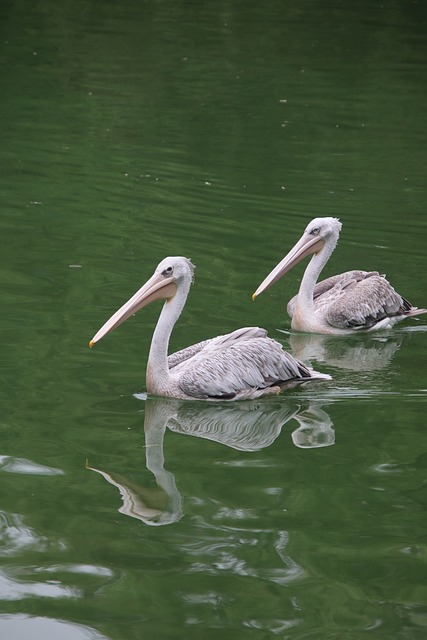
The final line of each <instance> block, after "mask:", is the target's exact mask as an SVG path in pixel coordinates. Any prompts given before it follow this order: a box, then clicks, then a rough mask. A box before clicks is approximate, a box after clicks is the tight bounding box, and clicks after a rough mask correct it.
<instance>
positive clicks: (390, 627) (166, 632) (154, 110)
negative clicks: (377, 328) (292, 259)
mask: <svg viewBox="0 0 427 640" xmlns="http://www.w3.org/2000/svg"><path fill="white" fill-rule="evenodd" d="M0 16H1V25H2V31H1V38H0V45H1V53H2V56H1V60H2V87H3V91H2V100H1V103H0V115H1V122H2V151H3V153H2V158H1V160H0V168H1V170H0V182H1V192H2V212H1V215H0V224H1V230H2V240H3V242H2V245H3V248H2V257H1V263H0V280H1V284H2V301H3V313H2V315H1V319H0V331H1V335H2V338H3V339H2V345H3V346H2V357H1V363H0V376H1V381H2V385H1V397H2V419H1V422H0V429H1V442H2V446H1V450H0V474H1V479H2V483H1V487H2V491H1V503H0V556H1V561H0V599H1V600H0V635H1V636H2V637H4V638H7V639H8V640H21V639H24V638H27V637H29V636H31V637H32V638H33V639H35V640H39V638H40V639H41V638H42V639H43V640H51V639H56V638H57V637H63V638H67V640H68V638H69V639H70V640H83V639H84V640H88V639H91V640H92V639H96V640H98V639H100V638H103V639H108V640H120V639H121V638H123V639H126V640H132V639H139V638H146V637H154V638H161V639H163V638H180V639H181V638H189V639H191V638H201V637H203V638H217V637H218V636H219V635H221V636H222V637H225V638H233V639H234V638H245V639H246V638H257V639H258V638H269V637H276V636H277V637H282V638H291V639H292V640H294V639H302V638H304V639H305V638H316V639H317V638H328V640H329V639H331V638H337V639H341V638H344V637H345V638H357V639H358V638H360V637H362V636H364V635H370V636H371V637H375V638H376V639H377V638H379V639H391V638H393V639H394V638H408V639H409V638H410V639H411V640H412V639H415V638H424V637H425V636H426V626H427V612H426V607H425V603H426V599H427V588H426V584H425V571H426V567H425V557H426V548H425V515H424V505H425V467H426V453H425V451H426V448H425V435H424V424H425V410H426V381H425V362H426V356H427V348H426V339H425V338H426V331H427V326H426V320H425V318H423V317H420V318H419V319H418V320H413V321H410V322H408V323H406V324H405V325H399V326H398V327H396V328H395V329H394V330H393V331H392V332H390V334H387V335H385V336H365V337H363V336H359V337H357V339H356V338H353V337H351V338H348V339H347V338H345V339H330V338H325V337H316V336H308V337H306V336H297V335H292V334H290V333H289V328H290V322H289V319H288V318H287V317H286V314H285V311H284V308H285V303H286V301H287V300H288V299H289V298H290V297H291V296H292V295H293V294H294V293H295V292H296V290H297V287H298V282H299V279H300V277H301V274H302V271H303V268H304V265H300V267H298V268H296V269H295V270H294V271H293V272H291V273H289V274H288V275H287V276H286V277H285V278H284V279H283V280H282V281H281V282H280V283H279V284H277V285H276V286H275V287H273V288H272V289H271V290H269V291H268V292H267V293H266V294H264V295H263V296H262V297H261V298H259V299H258V300H257V301H256V302H255V303H253V302H252V301H251V294H252V292H253V291H254V290H255V288H256V287H257V285H258V284H259V282H260V281H261V279H262V278H263V277H264V276H265V275H266V273H267V272H268V271H269V270H270V269H271V268H272V267H273V266H274V264H276V262H277V261H278V260H279V259H280V258H281V257H282V256H283V255H284V253H285V252H286V251H287V250H288V249H289V247H290V246H291V245H292V244H293V243H294V242H295V241H296V240H297V239H298V237H299V236H300V234H301V232H302V230H303V228H304V226H305V224H306V223H307V222H308V220H309V219H310V218H311V217H314V216H317V215H334V216H339V217H340V218H341V220H342V222H343V231H342V234H341V238H340V242H339V245H338V248H337V250H336V252H335V253H334V255H333V258H332V259H331V261H330V264H328V266H327V268H326V270H325V275H331V274H333V273H339V272H341V271H345V270H347V269H350V268H366V269H377V270H379V271H380V272H385V273H387V275H388V276H389V278H390V280H391V281H392V282H393V284H394V286H395V287H396V289H397V290H398V291H400V292H401V293H402V294H404V295H405V296H406V297H407V298H408V299H409V300H411V302H413V303H414V304H418V305H420V306H425V305H426V304H427V299H426V293H425V284H426V283H425V275H424V274H425V270H426V260H425V247H424V244H425V243H424V237H425V234H426V231H427V222H426V216H425V202H426V182H425V170H424V168H425V148H426V129H425V109H424V104H425V95H426V83H425V78H426V66H427V64H426V50H425V26H426V9H425V7H424V5H423V4H422V3H402V2H397V1H396V2H391V3H385V4H381V3H377V2H374V3H372V2H369V3H368V2H364V1H363V2H360V3H356V4H353V5H348V4H347V3H346V4H341V3H328V2H324V1H323V0H322V1H320V2H317V3H314V2H308V1H305V2H300V3H298V4H295V3H291V2H275V1H273V0H272V1H271V2H268V3H267V5H265V4H264V5H262V6H261V5H260V6H255V5H254V6H250V7H249V6H248V4H247V3H244V2H237V1H236V2H231V3H225V4H222V5H217V4H215V5H211V4H210V3H200V2H198V3H173V2H168V1H167V0H165V1H164V2H152V3H148V2H141V3H132V2H128V1H124V2H123V1H122V2H120V3H115V2H111V1H110V2H104V3H101V4H99V3H95V2H90V1H87V0H86V1H83V0H78V1H77V2H75V1H74V2H73V3H71V2H67V1H65V2H62V3H56V2H50V1H49V0H44V1H43V2H42V1H41V0H40V1H36V2H31V3H30V2H28V1H27V0H21V1H20V2H11V1H7V2H3V3H2V5H1V8H0ZM166 255H186V256H188V257H190V258H192V260H193V261H194V262H195V263H196V265H197V269H196V281H195V285H194V287H193V289H192V291H191V295H190V297H189V301H188V305H187V308H186V309H185V311H184V313H183V315H182V318H181V320H180V322H179V324H178V325H177V327H176V329H175V331H174V334H173V336H172V344H171V348H172V349H178V348H181V347H183V346H186V345H188V344H190V343H192V342H196V341H197V340H201V339H203V338H206V337H209V336H214V335H217V334H220V333H224V332H227V331H231V330H233V329H235V328H237V327H239V326H244V325H260V326H265V327H266V328H267V329H268V330H269V332H270V335H272V336H274V337H276V338H278V339H280V340H281V341H282V342H283V344H284V345H286V347H287V348H289V349H292V350H293V352H294V353H296V354H298V355H299V356H300V357H304V358H306V359H307V360H309V361H310V362H311V363H312V364H313V365H314V366H316V367H317V368H318V369H319V370H322V371H325V372H328V373H330V374H331V375H332V376H333V381H331V382H326V383H323V382H322V383H316V384H312V385H310V386H306V387H305V388H300V389H296V390H292V391H290V392H289V393H287V394H286V395H283V396H280V397H279V398H270V399H266V400H263V401H262V402H261V401H258V402H248V403H241V404H239V405H237V404H236V405H231V406H230V405H225V406H224V405H222V404H219V405H215V406H211V405H209V406H206V405H205V404H201V403H197V402H189V403H182V402H174V401H165V400H158V399H148V400H147V399H146V397H145V395H144V389H145V380H144V371H145V364H146V357H147V353H148V347H149V343H150V339H151V335H152V330H153V327H154V325H155V323H156V320H157V317H158V312H159V308H158V307H157V306H156V305H153V306H152V307H149V308H147V309H144V310H143V311H141V312H140V313H139V314H138V315H137V317H135V318H134V319H131V320H128V321H127V322H126V324H125V325H123V326H122V327H120V329H118V330H117V331H116V332H114V333H113V334H112V335H111V336H109V337H108V338H107V339H106V340H105V341H102V343H100V344H99V345H96V348H95V349H93V350H92V351H90V350H89V349H88V347H87V342H88V340H89V339H90V338H91V337H92V336H93V334H94V333H95V331H96V330H97V329H98V328H99V327H100V326H101V324H102V323H103V322H104V321H105V319H106V318H108V317H109V316H110V315H111V313H112V312H113V311H115V310H116V309H117V308H118V307H119V306H120V305H121V304H122V303H123V302H124V301H125V300H126V299H127V298H128V297H129V296H130V295H131V294H132V293H133V292H134V291H135V290H136V289H137V288H138V287H139V286H140V285H141V284H142V283H143V282H144V281H145V280H146V279H147V278H148V277H149V276H150V275H151V273H152V271H153V269H154V267H155V266H156V264H157V263H158V262H159V261H160V260H161V259H162V258H163V257H165V256H166Z"/></svg>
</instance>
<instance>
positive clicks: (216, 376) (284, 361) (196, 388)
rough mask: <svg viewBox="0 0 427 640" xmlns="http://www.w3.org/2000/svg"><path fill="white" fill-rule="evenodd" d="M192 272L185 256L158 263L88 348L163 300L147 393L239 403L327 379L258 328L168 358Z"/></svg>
mask: <svg viewBox="0 0 427 640" xmlns="http://www.w3.org/2000/svg"><path fill="white" fill-rule="evenodd" d="M193 272H194V266H193V265H192V263H191V262H190V260H188V258H183V257H169V258H165V259H164V260H162V262H160V264H159V265H158V267H157V268H156V270H155V272H154V274H153V275H152V276H151V278H150V279H149V280H148V281H147V282H146V283H145V284H144V285H143V286H142V287H141V288H140V289H139V290H138V291H137V292H136V293H135V294H134V295H133V296H132V298H130V300H128V301H127V302H126V303H125V304H124V305H123V306H122V307H121V308H120V309H119V310H118V311H116V313H115V314H114V315H113V316H111V318H110V319H109V320H107V322H106V323H105V324H104V325H103V326H102V327H101V329H100V330H99V331H98V332H97V333H96V335H95V336H94V337H93V338H92V340H91V341H90V343H89V346H91V347H92V346H93V345H94V344H95V342H98V341H99V340H101V338H103V337H104V336H106V335H107V334H108V333H110V331H113V329H115V328H116V327H117V326H119V324H121V323H122V322H124V321H125V320H126V319H127V318H129V316H131V315H133V314H134V313H136V311H138V310H139V309H141V308H142V307H145V306H146V305H148V304H150V303H151V302H153V301H154V300H158V299H165V300H166V302H165V304H164V305H163V309H162V311H161V314H160V317H159V320H158V322H157V326H156V328H155V330H154V334H153V338H152V341H151V347H150V353H149V356H148V363H147V374H146V378H147V391H148V393H149V394H152V395H156V396H166V397H172V398H183V399H193V400H194V399H200V400H240V399H243V398H258V397H259V396H263V395H265V394H269V393H279V391H280V390H281V388H283V387H284V386H293V385H294V384H298V383H301V382H307V381H308V380H315V379H319V378H321V379H327V380H330V376H328V375H326V374H321V373H317V372H316V371H313V370H312V369H310V368H309V367H307V366H306V365H305V364H303V363H302V362H300V361H299V360H296V359H295V358H293V357H292V356H291V355H290V354H289V353H287V352H286V351H284V350H283V348H282V345H281V344H280V343H279V342H276V341H275V340H272V339H271V338H268V337H267V332H266V331H265V329H260V328H259V327H245V328H243V329H237V330H236V331H233V332H232V333H228V334H226V335H223V336H218V337H216V338H212V339H210V340H204V341H203V342H199V343H198V344H194V345H192V346H191V347H187V348H186V349H182V350H181V351H177V352H176V353H174V354H172V355H171V356H169V358H168V355H167V354H168V345H169V339H170V335H171V333H172V329H173V327H174V325H175V323H176V321H177V320H178V318H179V316H180V314H181V311H182V309H183V308H184V305H185V301H186V299H187V296H188V292H189V290H190V286H191V283H192V281H193Z"/></svg>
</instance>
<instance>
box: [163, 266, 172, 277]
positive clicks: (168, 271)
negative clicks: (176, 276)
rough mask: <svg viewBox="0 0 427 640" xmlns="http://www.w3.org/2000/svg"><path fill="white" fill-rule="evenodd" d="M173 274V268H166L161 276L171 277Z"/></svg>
mask: <svg viewBox="0 0 427 640" xmlns="http://www.w3.org/2000/svg"><path fill="white" fill-rule="evenodd" d="M172 274H173V267H168V268H167V269H165V270H164V271H162V276H171V275H172Z"/></svg>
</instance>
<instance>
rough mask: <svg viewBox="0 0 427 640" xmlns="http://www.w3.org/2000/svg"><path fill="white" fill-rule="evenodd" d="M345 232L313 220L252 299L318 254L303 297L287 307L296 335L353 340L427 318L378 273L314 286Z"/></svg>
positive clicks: (352, 274) (332, 221)
mask: <svg viewBox="0 0 427 640" xmlns="http://www.w3.org/2000/svg"><path fill="white" fill-rule="evenodd" d="M340 230H341V222H340V221H339V220H338V219H337V218H314V220H312V221H311V222H310V224H309V225H308V226H307V228H306V230H305V231H304V233H303V235H302V237H301V238H300V240H299V241H298V242H297V243H296V245H295V246H294V247H293V249H291V250H290V251H289V253H288V254H287V255H286V256H285V257H284V258H283V260H282V261H281V262H279V264H278V265H277V266H276V267H275V268H274V269H273V271H271V273H269V275H268V276H267V277H266V278H265V280H263V282H262V283H261V284H260V285H259V287H258V289H257V290H256V291H255V293H254V294H253V296H252V299H253V300H255V298H256V297H257V296H259V294H260V293H262V292H263V291H265V290H266V289H268V288H269V287H271V285H272V284H274V283H275V282H277V280H279V278H281V277H282V276H283V275H284V274H285V273H287V272H288V271H289V270H290V269H292V267H293V266H294V265H296V264H297V262H299V261H300V260H302V259H303V258H305V257H306V256H308V255H310V254H314V255H313V257H312V259H311V260H310V262H309V264H308V266H307V268H306V270H305V273H304V276H303V278H302V281H301V285H300V288H299V292H298V294H297V295H296V296H294V297H293V298H292V299H291V300H290V301H289V302H288V306H287V310H288V314H289V315H290V317H291V318H292V325H291V326H292V329H295V331H305V332H306V333H330V334H350V333H355V332H358V331H378V330H380V329H391V327H393V325H395V324H396V322H400V321H401V320H404V319H405V318H409V317H410V316H416V315H418V314H420V313H427V309H418V307H413V306H412V305H411V304H410V302H408V301H407V300H405V298H402V296H400V295H399V294H398V293H396V291H395V290H394V289H393V287H392V286H391V284H390V283H389V282H388V281H387V280H386V279H385V277H384V276H382V275H380V274H379V273H378V272H377V271H347V272H345V273H340V274H339V275H336V276H332V277H331V278H327V279H326V280H322V281H321V282H319V283H318V284H316V282H317V279H318V277H319V275H320V273H321V271H322V269H323V267H324V266H325V264H326V263H327V261H328V259H329V257H330V255H331V253H332V252H333V250H334V249H335V246H336V244H337V241H338V236H339V233H340Z"/></svg>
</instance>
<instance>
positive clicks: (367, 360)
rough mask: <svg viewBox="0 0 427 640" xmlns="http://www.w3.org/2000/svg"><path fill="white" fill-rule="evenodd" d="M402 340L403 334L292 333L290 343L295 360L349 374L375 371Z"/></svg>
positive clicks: (390, 356)
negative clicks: (336, 369) (332, 367)
mask: <svg viewBox="0 0 427 640" xmlns="http://www.w3.org/2000/svg"><path fill="white" fill-rule="evenodd" d="M403 340H404V336H403V335H402V334H396V335H393V336H385V335H381V336H380V335H369V334H368V335H363V334H362V335H358V336H357V337H349V338H341V339H338V340H337V338H336V336H328V335H322V334H313V333H311V334H310V333H306V334H304V333H291V334H289V344H290V347H291V349H292V353H293V355H294V356H295V357H296V358H301V359H302V360H304V361H310V360H314V361H316V362H322V363H327V364H328V365H329V366H334V367H337V368H338V369H346V370H350V371H378V370H379V369H385V368H386V367H388V366H389V364H390V363H391V361H392V359H393V356H394V354H395V353H396V352H397V351H398V350H399V349H400V347H401V345H402V343H403Z"/></svg>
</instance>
